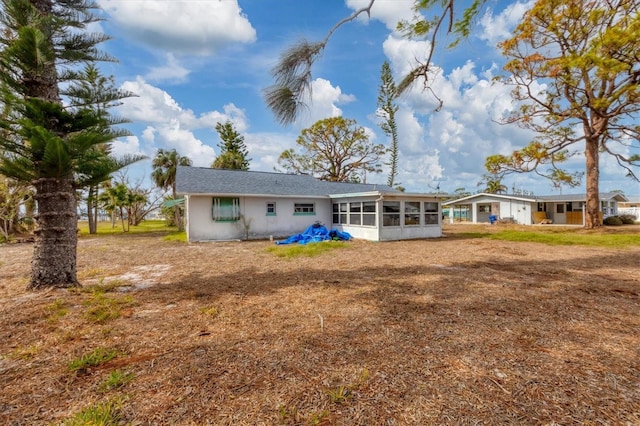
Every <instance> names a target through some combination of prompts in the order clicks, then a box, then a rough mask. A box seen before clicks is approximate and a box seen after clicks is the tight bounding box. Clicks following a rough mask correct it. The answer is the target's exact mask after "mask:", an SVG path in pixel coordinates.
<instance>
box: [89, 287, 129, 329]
mask: <svg viewBox="0 0 640 426" xmlns="http://www.w3.org/2000/svg"><path fill="white" fill-rule="evenodd" d="M132 303H133V297H132V296H129V295H126V296H109V295H106V294H104V293H93V294H92V296H91V298H90V299H89V300H87V301H86V302H85V303H84V305H85V306H86V307H87V310H86V312H85V317H86V318H87V319H88V320H89V321H90V322H92V323H96V324H102V323H105V322H107V321H111V320H114V319H116V318H119V317H120V315H122V307H123V306H126V305H130V304H132Z"/></svg>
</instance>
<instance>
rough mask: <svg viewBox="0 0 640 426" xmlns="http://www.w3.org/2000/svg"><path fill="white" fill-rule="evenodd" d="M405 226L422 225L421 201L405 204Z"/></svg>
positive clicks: (406, 202)
mask: <svg viewBox="0 0 640 426" xmlns="http://www.w3.org/2000/svg"><path fill="white" fill-rule="evenodd" d="M404 224H405V225H420V202H419V201H405V202H404Z"/></svg>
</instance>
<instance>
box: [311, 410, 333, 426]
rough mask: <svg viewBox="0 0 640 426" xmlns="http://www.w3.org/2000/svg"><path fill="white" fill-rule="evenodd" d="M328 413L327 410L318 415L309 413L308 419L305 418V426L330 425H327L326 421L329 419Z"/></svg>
mask: <svg viewBox="0 0 640 426" xmlns="http://www.w3.org/2000/svg"><path fill="white" fill-rule="evenodd" d="M329 414H330V413H329V411H327V410H323V411H321V412H319V413H311V414H310V415H309V417H308V418H307V424H309V425H312V426H319V425H323V424H331V423H327V421H328V419H329Z"/></svg>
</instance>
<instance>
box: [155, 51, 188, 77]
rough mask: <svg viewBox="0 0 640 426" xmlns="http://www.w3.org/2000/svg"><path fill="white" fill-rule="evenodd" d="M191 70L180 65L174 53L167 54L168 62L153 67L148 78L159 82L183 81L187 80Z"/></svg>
mask: <svg viewBox="0 0 640 426" xmlns="http://www.w3.org/2000/svg"><path fill="white" fill-rule="evenodd" d="M189 73H190V71H189V70H188V69H186V68H185V67H183V66H182V65H180V64H179V63H178V61H177V60H176V58H175V55H173V54H172V53H167V54H166V63H165V64H164V65H162V66H157V67H151V69H150V70H149V72H148V73H147V75H146V76H145V79H146V80H149V81H153V82H159V81H167V80H168V81H170V82H172V83H183V82H185V81H186V80H187V76H188V75H189Z"/></svg>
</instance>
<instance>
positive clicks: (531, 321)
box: [0, 226, 640, 425]
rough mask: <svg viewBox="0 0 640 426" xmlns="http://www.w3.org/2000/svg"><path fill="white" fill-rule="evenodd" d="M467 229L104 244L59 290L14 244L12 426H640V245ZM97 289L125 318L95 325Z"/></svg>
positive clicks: (87, 252)
mask: <svg viewBox="0 0 640 426" xmlns="http://www.w3.org/2000/svg"><path fill="white" fill-rule="evenodd" d="M485 228H489V227H481V228H477V227H476V228H473V229H474V230H483V231H484V230H485ZM494 229H495V228H494ZM462 231H465V228H464V227H462V226H454V227H448V228H446V232H447V237H446V238H442V239H437V240H419V241H405V242H391V243H373V242H365V241H353V242H350V243H349V244H347V247H346V248H340V249H337V250H332V251H329V252H326V253H322V254H320V255H319V256H315V257H302V256H301V257H295V258H280V257H278V256H275V255H274V254H272V253H269V252H268V251H267V248H268V247H270V246H271V244H270V243H269V242H268V241H254V242H242V243H240V242H225V243H202V244H193V245H186V244H183V243H178V242H170V241H162V239H161V237H158V236H153V235H148V236H144V235H123V236H113V237H102V238H94V239H92V238H84V239H82V240H81V241H80V246H79V250H78V264H79V270H78V273H79V276H80V277H81V279H82V281H83V284H84V285H85V287H89V288H88V289H83V290H82V291H67V290H51V291H45V292H41V293H28V292H25V290H24V288H25V284H26V282H27V277H28V272H29V263H30V257H31V249H32V246H31V245H30V244H16V245H9V246H0V315H1V316H0V377H1V378H2V383H3V390H2V392H1V393H0V424H8V425H13V424H15V425H18V424H21V425H22V424H60V423H64V422H65V421H66V420H67V419H70V418H73V417H74V416H76V415H77V413H80V412H83V410H86V409H87V408H88V407H99V406H100V404H103V405H104V404H109V403H110V401H118V404H117V408H118V410H119V412H118V413H117V416H116V417H117V418H118V419H120V421H121V422H123V423H127V424H135V425H147V424H149V425H151V424H171V425H173V424H179V425H192V424H193V425H201V424H216V425H226V424H228V425H243V424H246V425H260V424H265V425H272V424H286V425H311V424H317V425H424V424H491V425H494V424H501V425H507V424H561V425H573V424H583V425H586V424H593V425H595V424H598V425H599V424H610V425H617V424H640V273H639V269H640V246H633V247H631V248H627V249H615V248H593V247H582V246H548V245H543V244H537V243H526V242H507V241H496V240H491V239H474V238H468V237H464V236H462V235H461V234H460V232H462ZM492 231H493V229H491V232H492ZM634 232H636V233H637V232H638V231H637V230H635V231H634ZM96 294H98V295H102V296H103V297H106V298H108V299H110V300H113V305H114V306H115V307H116V309H118V315H114V316H113V317H109V318H107V319H106V320H104V321H101V322H95V321H92V320H91V318H90V317H88V315H87V310H88V309H90V307H91V306H92V305H91V303H92V300H94V299H95V297H96ZM92 298H93V299H92ZM121 300H124V301H125V302H123V303H119V301H121ZM99 348H109V350H113V351H117V353H118V356H117V357H115V358H113V359H110V360H107V361H105V362H102V363H99V364H98V365H93V366H88V367H87V368H86V369H83V370H82V371H81V372H78V371H73V370H71V369H70V368H69V364H70V362H72V361H73V360H74V359H79V358H81V357H82V356H83V355H85V354H87V353H92V351H95V350H96V349H99ZM114 372H119V374H127V375H128V377H129V378H130V380H127V381H124V382H123V383H119V385H118V386H114V387H106V386H105V382H106V381H108V380H109V379H110V377H113V375H114ZM112 405H113V404H112Z"/></svg>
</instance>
